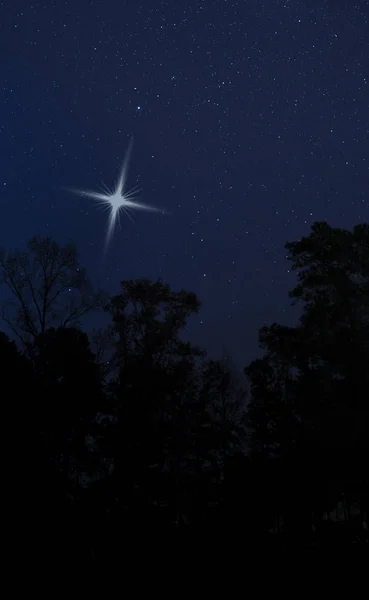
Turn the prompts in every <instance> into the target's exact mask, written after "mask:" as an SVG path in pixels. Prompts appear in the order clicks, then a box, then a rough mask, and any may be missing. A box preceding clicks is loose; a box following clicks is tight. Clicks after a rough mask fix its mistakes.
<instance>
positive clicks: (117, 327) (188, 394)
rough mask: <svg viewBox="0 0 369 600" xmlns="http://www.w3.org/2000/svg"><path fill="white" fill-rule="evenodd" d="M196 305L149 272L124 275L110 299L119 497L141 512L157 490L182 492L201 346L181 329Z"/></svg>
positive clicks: (190, 297) (190, 444)
mask: <svg viewBox="0 0 369 600" xmlns="http://www.w3.org/2000/svg"><path fill="white" fill-rule="evenodd" d="M199 306H200V304H199V301H198V299H197V298H196V295H195V294H193V293H189V292H186V291H184V290H180V291H178V292H174V291H172V290H171V288H170V287H169V286H168V285H166V284H164V283H163V282H161V281H160V280H159V281H156V282H151V281H149V280H145V279H141V280H137V281H123V282H122V283H121V293H120V295H118V296H115V297H114V298H112V299H111V301H110V303H109V305H108V306H107V312H108V313H109V314H110V315H111V318H112V323H113V328H114V332H115V337H116V352H115V355H114V357H113V358H112V360H113V361H114V364H115V366H116V370H117V374H116V379H115V381H113V382H112V386H111V390H112V398H113V400H114V404H115V407H114V410H113V415H114V420H115V435H114V438H113V439H114V442H113V445H114V448H113V449H112V454H113V456H114V458H113V461H114V478H115V481H116V486H117V487H118V489H119V492H118V493H117V495H118V494H119V497H120V502H121V503H122V502H125V503H126V504H127V503H128V505H130V506H132V505H134V506H135V507H136V508H138V507H141V508H140V512H141V517H142V512H143V511H144V510H147V507H148V505H149V504H150V503H151V500H150V497H151V496H152V494H153V493H154V496H155V498H156V499H157V498H158V497H160V495H161V494H162V493H164V488H166V491H165V494H166V496H167V500H168V494H169V493H170V494H171V495H172V498H170V499H169V500H168V502H169V504H171V505H172V504H173V501H174V500H176V497H177V499H178V498H179V494H180V492H179V489H178V488H179V487H181V486H182V484H183V479H182V473H183V463H184V462H186V461H188V460H190V459H191V455H192V452H191V448H192V447H193V444H194V437H196V434H195V427H194V423H193V422H194V419H195V414H196V411H197V409H198V406H197V404H196V402H195V400H196V394H195V389H196V364H197V360H198V359H199V358H200V357H201V356H203V352H202V351H201V350H200V349H199V348H197V347H196V346H193V345H192V344H190V343H188V342H185V341H184V340H183V339H181V335H180V334H181V331H182V329H183V328H184V327H185V325H186V321H187V319H188V318H189V317H190V316H191V314H193V313H196V312H197V311H198V310H199ZM168 480H170V481H171V482H172V483H171V484H170V485H169V488H170V487H171V486H172V489H173V488H175V489H176V490H177V491H173V492H170V490H169V488H168V486H167V483H168ZM164 481H166V483H165V484H164ZM150 482H151V483H150ZM160 482H161V483H160ZM154 490H155V491H154ZM176 502H177V501H176ZM177 506H178V505H176V507H173V510H174V511H176V510H177Z"/></svg>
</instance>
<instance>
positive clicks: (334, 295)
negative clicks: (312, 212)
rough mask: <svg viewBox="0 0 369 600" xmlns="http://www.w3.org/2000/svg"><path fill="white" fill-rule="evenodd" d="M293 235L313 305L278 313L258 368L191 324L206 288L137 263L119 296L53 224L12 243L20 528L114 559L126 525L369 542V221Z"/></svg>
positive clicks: (297, 266) (8, 382) (7, 373)
mask: <svg viewBox="0 0 369 600" xmlns="http://www.w3.org/2000/svg"><path fill="white" fill-rule="evenodd" d="M285 247H286V250H287V252H288V260H289V261H290V263H291V268H292V269H293V270H295V271H296V274H297V285H296V287H295V288H294V289H292V290H291V291H290V294H289V295H290V298H291V302H292V303H298V304H299V306H300V308H301V316H300V319H299V322H298V324H297V326H296V327H287V326H283V325H280V324H278V323H272V324H271V325H270V326H266V327H263V328H261V329H260V333H259V343H260V347H261V349H262V352H263V355H262V357H261V358H258V359H256V360H254V361H252V362H251V363H250V364H248V365H246V366H245V368H244V373H243V374H242V373H241V374H240V373H239V372H238V370H237V369H236V368H235V367H234V364H233V361H232V357H230V356H223V357H221V358H220V359H219V360H212V359H209V358H208V357H207V355H206V353H205V352H204V351H203V350H202V349H201V347H197V346H195V345H193V344H192V343H190V342H188V341H184V340H183V339H182V332H183V330H184V328H185V326H186V322H187V321H188V319H189V318H190V317H191V316H192V315H193V314H195V313H197V312H198V311H200V310H201V309H200V301H199V299H198V298H197V296H196V294H195V293H193V292H189V291H185V290H179V291H174V290H172V289H171V287H170V286H169V285H167V284H166V283H165V282H163V281H161V280H158V281H149V280H146V279H138V280H134V281H128V280H127V281H122V282H121V284H120V290H119V293H118V294H117V295H116V296H114V297H107V295H106V294H104V293H103V292H100V291H96V290H94V289H93V287H92V285H91V283H90V281H89V278H88V275H87V273H86V272H85V270H84V269H83V267H82V266H81V265H80V262H79V257H78V253H77V250H76V248H75V247H74V246H73V245H67V246H59V245H58V244H57V243H56V242H55V241H54V240H53V239H51V238H41V237H38V236H35V237H34V238H32V239H31V240H30V241H29V243H28V247H27V250H26V251H25V252H23V251H15V250H11V251H5V250H2V251H1V254H0V264H1V279H0V281H1V283H2V288H3V292H2V297H1V298H2V307H1V311H2V312H1V317H2V329H3V331H1V332H0V353H1V360H0V368H1V378H2V397H3V398H4V400H5V403H4V406H6V411H5V415H6V416H5V419H4V421H3V422H4V424H6V427H5V440H6V446H7V450H6V456H7V460H6V461H5V462H6V469H5V470H6V471H7V474H6V478H7V481H8V485H7V490H8V497H9V499H10V504H11V505H12V511H15V514H16V516H15V517H14V522H15V523H16V526H15V528H16V531H17V533H16V537H17V539H18V543H20V544H21V545H22V546H24V547H25V548H28V550H29V551H32V552H33V553H34V552H38V553H39V554H40V557H41V556H47V555H50V554H53V555H58V556H60V557H63V556H64V555H67V556H68V560H71V561H83V562H86V563H91V562H92V563H97V564H99V563H102V562H104V561H108V562H110V563H111V562H112V561H114V560H116V559H117V557H118V558H119V553H120V552H123V550H121V548H122V540H124V545H127V544H128V543H132V544H134V543H137V542H138V543H142V541H144V540H151V542H152V540H159V539H160V540H161V542H162V541H163V540H171V541H172V542H173V544H175V543H177V541H180V542H181V543H186V544H189V545H190V544H191V543H193V544H194V543H195V540H196V541H198V540H200V541H201V540H203V541H206V542H207V543H208V542H209V541H211V542H212V543H214V544H218V545H219V544H220V545H223V544H224V543H225V541H224V540H229V541H230V540H232V539H234V538H235V537H237V539H238V540H244V542H243V545H244V547H245V548H246V550H247V549H248V550H247V551H250V549H251V550H252V549H253V548H259V549H261V548H265V549H267V548H269V549H273V548H274V549H276V548H281V549H292V550H295V549H296V550H297V549H301V548H310V549H311V550H312V551H314V549H316V550H318V549H325V548H335V549H337V548H339V549H340V551H344V550H345V549H350V548H353V547H354V546H355V548H361V549H367V548H368V473H369V470H368V464H367V463H368V460H367V459H368V456H369V451H368V445H369V435H368V434H369V418H368V417H369V414H368V413H369V402H368V400H369V398H368V389H369V225H367V224H364V225H357V226H355V227H354V228H353V231H347V230H344V229H338V228H332V227H330V226H329V225H328V224H327V223H326V222H315V223H314V224H313V226H312V228H311V231H310V233H309V235H308V236H307V237H303V238H302V239H300V240H298V241H294V242H288V243H286V246H285ZM94 311H100V312H103V313H104V314H105V317H106V326H105V327H103V328H101V329H96V330H92V331H90V332H88V333H86V332H85V331H84V330H83V328H82V327H83V319H84V317H85V315H87V314H88V313H93V312H94ZM245 335H247V332H245ZM8 413H9V414H8ZM35 540H37V544H35ZM196 543H197V542H196ZM36 546H37V548H36ZM246 550H245V551H246Z"/></svg>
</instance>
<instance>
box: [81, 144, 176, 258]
mask: <svg viewBox="0 0 369 600" xmlns="http://www.w3.org/2000/svg"><path fill="white" fill-rule="evenodd" d="M131 150H132V140H131V142H130V144H129V147H128V151H127V154H126V156H125V159H124V161H123V165H122V169H121V172H120V174H119V177H118V180H117V182H116V185H115V188H114V190H110V189H109V188H108V187H107V186H106V185H105V184H104V183H103V186H104V188H105V191H106V193H101V192H93V191H88V190H76V189H70V191H71V192H73V193H75V194H78V195H79V196H84V197H85V196H88V197H89V198H93V199H94V200H97V202H98V203H99V204H100V205H102V206H103V208H104V209H106V210H108V211H109V221H108V228H107V233H106V249H107V247H108V246H109V243H110V241H111V238H112V235H113V231H114V228H115V226H116V225H118V226H120V215H121V212H122V211H123V212H124V213H125V214H126V215H127V216H128V217H129V218H130V219H131V220H133V219H132V216H131V211H132V210H133V209H136V210H145V211H150V212H161V213H164V211H163V210H162V209H159V208H157V207H155V206H150V205H148V204H142V203H141V202H136V201H135V200H134V198H136V197H137V193H138V191H139V190H137V188H132V189H131V190H128V191H126V181H127V173H128V164H129V159H130V155H131Z"/></svg>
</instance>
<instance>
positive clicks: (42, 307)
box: [0, 236, 106, 347]
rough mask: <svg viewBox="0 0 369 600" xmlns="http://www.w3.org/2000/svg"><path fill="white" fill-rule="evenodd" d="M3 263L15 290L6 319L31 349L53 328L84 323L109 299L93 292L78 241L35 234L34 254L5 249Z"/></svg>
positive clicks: (0, 280)
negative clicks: (83, 319)
mask: <svg viewBox="0 0 369 600" xmlns="http://www.w3.org/2000/svg"><path fill="white" fill-rule="evenodd" d="M0 267H1V274H0V284H3V285H5V286H6V287H7V289H8V290H9V291H10V298H9V299H8V300H6V301H5V302H4V303H3V306H2V318H3V320H4V321H5V323H6V324H7V325H8V327H9V328H10V329H11V331H12V332H13V333H14V334H15V335H16V336H17V338H18V340H20V341H21V343H22V344H23V345H24V346H25V347H27V346H29V344H30V343H31V342H32V340H34V339H35V338H36V337H38V336H39V335H44V334H45V332H46V330H47V329H49V328H50V327H51V326H55V325H56V326H59V327H67V326H72V325H78V323H79V320H80V319H81V317H83V316H84V315H86V314H87V313H88V312H90V311H91V310H93V309H98V308H101V307H102V306H103V304H104V303H105V302H106V297H105V296H104V295H103V294H102V293H101V292H99V293H95V292H94V291H93V289H92V286H91V283H90V282H89V279H88V277H87V275H86V272H85V270H84V269H83V268H82V267H81V266H80V264H79V260H78V253H77V250H76V248H75V246H74V245H72V244H68V245H66V246H59V245H58V244H57V243H56V242H55V241H54V240H52V239H51V238H49V237H46V238H42V237H40V236H34V237H33V238H31V239H30V240H29V242H28V252H21V251H19V250H11V251H9V252H5V251H4V250H1V251H0Z"/></svg>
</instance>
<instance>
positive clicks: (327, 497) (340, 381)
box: [246, 223, 369, 532]
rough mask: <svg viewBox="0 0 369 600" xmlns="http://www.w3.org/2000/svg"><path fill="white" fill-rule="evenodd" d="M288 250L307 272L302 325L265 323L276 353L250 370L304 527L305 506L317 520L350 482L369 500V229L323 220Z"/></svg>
mask: <svg viewBox="0 0 369 600" xmlns="http://www.w3.org/2000/svg"><path fill="white" fill-rule="evenodd" d="M286 248H287V249H288V250H289V258H290V259H291V260H292V264H293V268H294V269H297V270H299V273H298V280H299V283H298V285H297V286H296V287H295V288H294V289H293V290H292V291H291V292H290V296H291V297H292V298H294V299H295V300H302V301H303V302H304V310H303V313H302V316H301V318H300V324H299V326H298V327H296V328H289V327H282V326H279V325H277V324H273V325H272V326H271V327H264V328H263V329H262V330H261V332H260V343H261V346H262V347H263V348H264V349H265V351H266V355H265V357H264V358H263V359H261V360H260V359H259V360H258V361H255V362H253V363H252V364H251V365H249V367H248V368H247V369H246V373H247V375H248V376H249V377H250V379H251V383H252V392H253V401H252V404H251V407H250V413H249V417H250V421H251V424H252V425H253V430H254V442H255V444H254V447H255V448H259V449H260V448H263V449H267V454H268V455H269V456H270V457H271V456H273V455H274V456H276V455H277V456H278V457H279V458H280V459H281V460H283V469H282V470H283V473H284V475H283V477H284V484H283V486H282V487H283V488H284V500H283V502H284V506H285V509H284V512H285V520H286V521H287V520H289V522H290V527H291V529H293V530H294V531H295V532H296V531H297V530H298V525H297V522H298V521H299V522H300V524H301V522H302V520H303V514H305V517H304V518H306V520H307V521H306V522H308V521H309V518H310V517H311V512H314V513H316V514H318V515H320V517H321V516H322V514H323V512H325V511H328V512H329V511H330V510H332V508H334V506H335V505H336V504H337V502H338V501H339V499H340V498H341V497H342V494H345V493H346V492H345V490H346V489H347V487H348V485H349V483H350V482H351V487H352V485H353V487H355V488H356V491H357V493H358V494H359V495H360V494H361V502H362V504H363V503H364V502H365V493H364V489H365V488H366V486H367V470H366V468H365V464H364V463H365V460H364V456H367V455H369V453H368V450H369V448H368V441H367V440H368V432H369V430H368V423H369V419H368V402H367V400H368V391H367V390H368V383H369V380H368V370H367V365H368V364H369V352H368V349H369V346H368V342H369V335H368V334H369V329H368V316H369V227H368V226H357V227H355V228H354V231H353V232H352V233H351V232H348V231H345V230H341V229H333V228H330V227H329V226H328V225H327V224H326V223H315V224H314V225H313V227H312V233H311V235H310V236H309V237H307V238H302V240H300V241H298V242H292V243H287V244H286ZM279 464H282V463H279ZM281 476H282V475H281ZM292 482H293V483H292ZM291 483H292V485H291ZM366 493H367V492H366ZM309 513H310V517H309V516H308V514H309Z"/></svg>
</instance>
